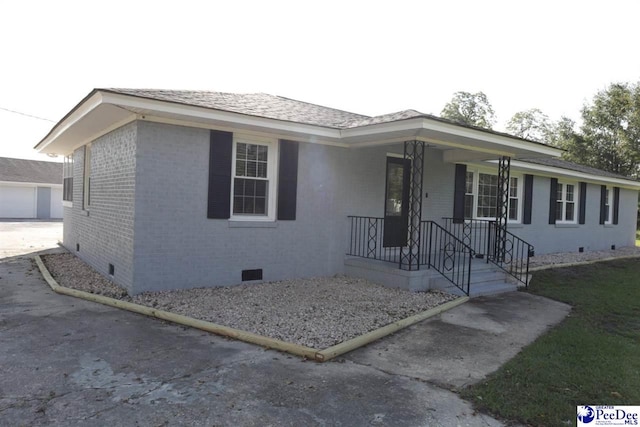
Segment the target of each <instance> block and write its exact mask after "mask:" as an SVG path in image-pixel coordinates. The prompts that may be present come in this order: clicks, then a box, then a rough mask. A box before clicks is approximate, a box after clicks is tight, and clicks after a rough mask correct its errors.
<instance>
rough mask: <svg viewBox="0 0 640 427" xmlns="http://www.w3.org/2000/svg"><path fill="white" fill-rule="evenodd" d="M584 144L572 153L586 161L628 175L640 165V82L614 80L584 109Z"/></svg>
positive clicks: (634, 175) (571, 151) (635, 172)
mask: <svg viewBox="0 0 640 427" xmlns="http://www.w3.org/2000/svg"><path fill="white" fill-rule="evenodd" d="M582 121H583V124H582V127H581V133H582V138H583V140H582V141H581V143H578V144H574V145H571V146H569V147H568V148H567V149H569V150H570V155H573V156H575V157H576V158H582V159H583V160H584V162H585V163H586V164H588V165H589V166H593V167H596V168H599V169H602V170H606V171H609V172H614V173H618V174H621V175H626V176H633V177H637V176H638V172H639V170H638V167H639V165H640V83H639V84H635V85H634V84H628V83H614V84H611V85H610V86H609V87H608V88H607V89H605V90H602V91H600V92H598V93H597V94H596V95H595V96H594V98H593V100H592V102H591V103H589V104H586V105H584V106H583V108H582Z"/></svg>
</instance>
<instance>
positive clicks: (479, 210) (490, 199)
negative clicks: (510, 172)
mask: <svg viewBox="0 0 640 427" xmlns="http://www.w3.org/2000/svg"><path fill="white" fill-rule="evenodd" d="M521 184H522V182H521V179H520V177H518V176H512V177H510V178H509V189H508V194H509V206H508V208H507V209H508V219H509V221H510V222H519V221H520V215H521V203H520V200H521V198H522V188H521ZM464 202H465V204H464V214H465V219H472V218H476V219H495V218H496V215H497V203H498V175H496V174H492V173H488V172H481V171H467V176H466V189H465V201H464Z"/></svg>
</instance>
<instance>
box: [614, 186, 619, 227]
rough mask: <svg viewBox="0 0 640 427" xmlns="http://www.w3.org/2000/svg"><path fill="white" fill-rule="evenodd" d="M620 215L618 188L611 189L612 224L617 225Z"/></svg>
mask: <svg viewBox="0 0 640 427" xmlns="http://www.w3.org/2000/svg"><path fill="white" fill-rule="evenodd" d="M619 213H620V187H613V223H614V224H618V215H619Z"/></svg>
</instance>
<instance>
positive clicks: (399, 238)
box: [382, 157, 411, 248]
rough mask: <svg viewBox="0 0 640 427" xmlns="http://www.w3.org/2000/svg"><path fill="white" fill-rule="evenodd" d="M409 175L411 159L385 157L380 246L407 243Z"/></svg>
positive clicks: (403, 244) (395, 245) (394, 245)
mask: <svg viewBox="0 0 640 427" xmlns="http://www.w3.org/2000/svg"><path fill="white" fill-rule="evenodd" d="M410 177H411V160H405V159H402V158H397V157H387V181H386V188H385V197H384V235H383V239H382V246H384V247H385V248H388V247H400V246H406V245H407V233H408V228H409V179H410Z"/></svg>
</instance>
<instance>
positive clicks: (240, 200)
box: [231, 137, 277, 220]
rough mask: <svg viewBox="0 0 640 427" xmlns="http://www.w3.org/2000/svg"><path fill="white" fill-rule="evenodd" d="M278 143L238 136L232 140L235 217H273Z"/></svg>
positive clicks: (232, 204)
mask: <svg viewBox="0 0 640 427" xmlns="http://www.w3.org/2000/svg"><path fill="white" fill-rule="evenodd" d="M276 150H277V144H275V142H270V141H261V140H259V141H256V140H253V139H251V138H242V137H239V138H237V139H234V143H233V170H232V176H233V182H232V191H231V198H232V200H231V207H232V210H231V212H232V217H233V218H235V219H254V220H257V219H273V218H274V215H275V187H274V186H275V170H276V169H275V161H276V160H275V159H276Z"/></svg>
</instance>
